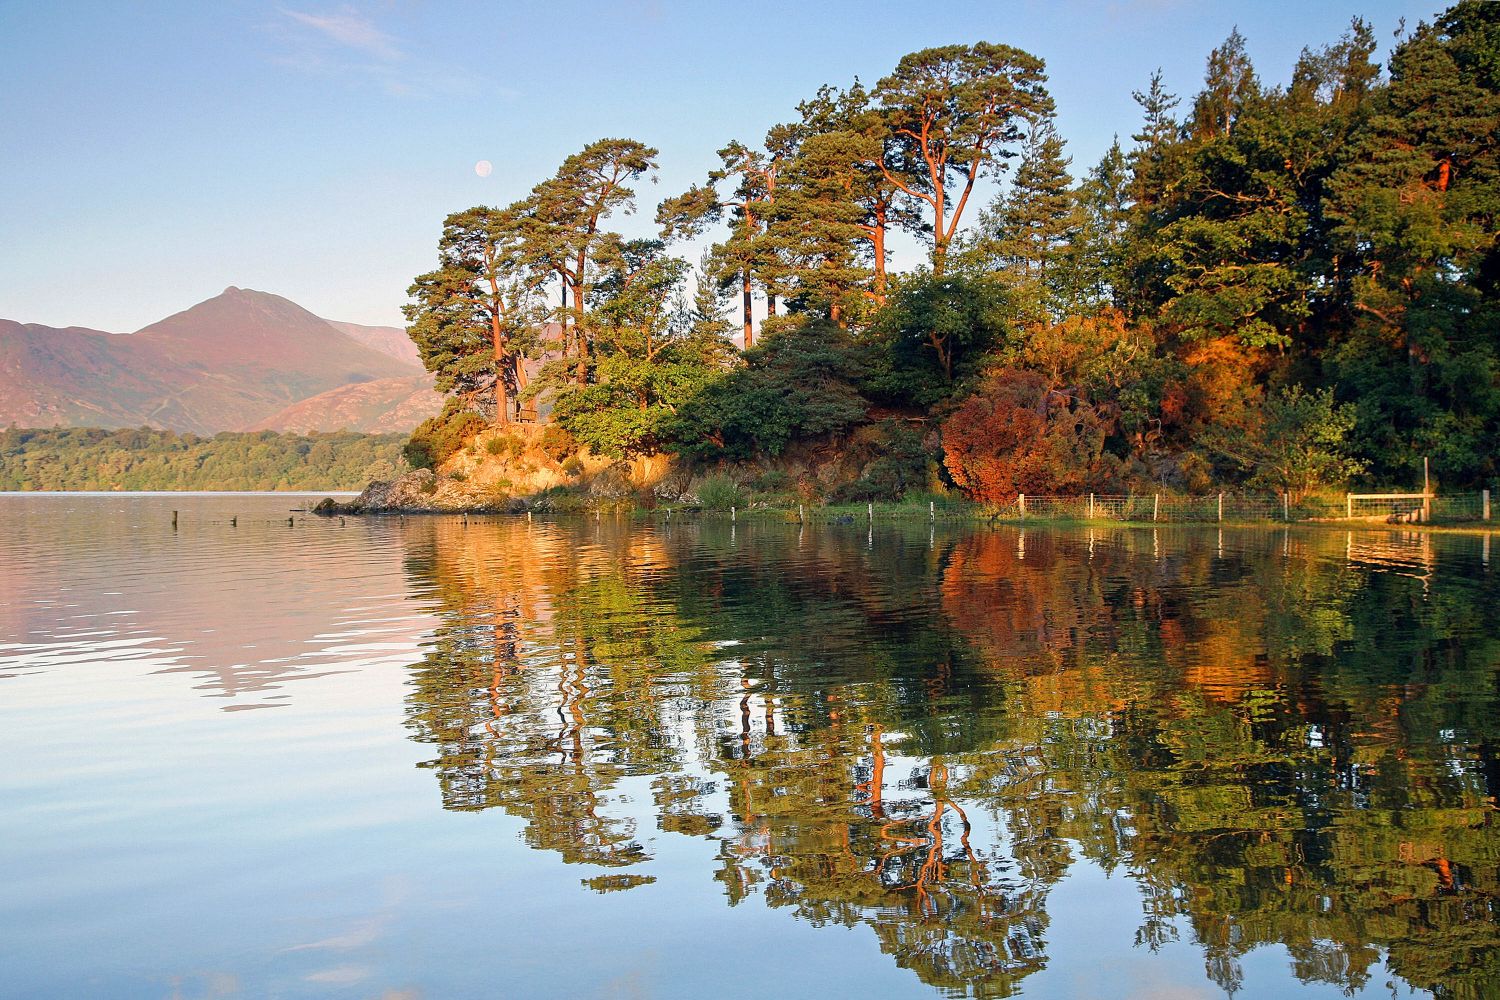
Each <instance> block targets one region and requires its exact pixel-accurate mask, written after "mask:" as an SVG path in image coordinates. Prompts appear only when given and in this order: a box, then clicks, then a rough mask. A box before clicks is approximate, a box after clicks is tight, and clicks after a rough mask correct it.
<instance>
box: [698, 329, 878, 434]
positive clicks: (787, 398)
mask: <svg viewBox="0 0 1500 1000" xmlns="http://www.w3.org/2000/svg"><path fill="white" fill-rule="evenodd" d="M851 346H852V340H851V338H850V336H849V333H848V332H847V331H845V330H840V329H839V328H838V327H836V326H834V325H832V324H829V323H821V322H809V323H806V324H805V325H802V326H796V327H791V328H783V330H782V331H781V332H780V333H777V334H775V335H774V336H767V337H766V339H765V340H764V341H763V342H762V343H761V344H760V346H757V347H756V348H755V349H754V350H753V351H750V352H748V353H747V354H746V356H745V360H746V364H745V365H743V366H742V367H739V368H736V369H734V370H732V371H730V372H728V373H727V374H725V375H724V376H723V377H722V378H720V379H718V380H717V381H715V382H713V383H712V384H709V385H707V386H705V387H704V388H703V389H702V391H700V392H698V393H696V394H695V395H694V396H693V397H692V398H690V399H689V400H688V401H687V402H686V403H685V404H684V405H683V406H682V407H681V408H679V410H678V411H677V413H676V415H675V416H674V417H673V418H672V420H671V421H669V424H668V432H669V434H670V437H671V446H672V447H673V448H674V449H675V450H676V451H677V452H678V453H679V454H681V455H683V456H686V457H689V458H697V459H703V458H711V459H712V458H731V459H747V458H752V457H754V456H756V455H779V454H781V452H782V451H783V450H785V449H786V446H787V445H788V444H789V443H790V442H792V441H794V440H798V439H802V438H810V437H820V436H822V435H827V434H840V433H843V432H844V431H846V430H848V429H849V428H850V427H852V426H854V425H855V424H857V423H859V422H860V421H861V420H862V419H863V418H864V416H865V411H866V409H868V406H869V404H868V401H867V400H865V398H864V397H863V396H861V395H860V394H859V392H858V391H857V390H856V389H855V387H854V377H855V372H856V365H855V361H854V356H853V353H852V351H851Z"/></svg>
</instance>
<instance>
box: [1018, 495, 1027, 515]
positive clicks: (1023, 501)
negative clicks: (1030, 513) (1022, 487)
mask: <svg viewBox="0 0 1500 1000" xmlns="http://www.w3.org/2000/svg"><path fill="white" fill-rule="evenodd" d="M1018 502H1019V503H1020V505H1021V520H1023V521H1024V520H1026V494H1024V493H1022V494H1020V496H1019V501H1018Z"/></svg>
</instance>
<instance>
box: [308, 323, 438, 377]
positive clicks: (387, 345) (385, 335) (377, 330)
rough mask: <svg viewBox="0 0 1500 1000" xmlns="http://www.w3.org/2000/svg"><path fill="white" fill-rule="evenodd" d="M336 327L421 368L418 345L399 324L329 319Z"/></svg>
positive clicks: (364, 342)
mask: <svg viewBox="0 0 1500 1000" xmlns="http://www.w3.org/2000/svg"><path fill="white" fill-rule="evenodd" d="M328 322H329V323H330V324H332V325H333V327H334V329H336V330H340V331H342V332H343V333H344V334H346V335H348V336H350V337H353V338H354V339H355V340H357V341H359V342H360V343H361V344H364V345H365V346H366V347H369V348H371V349H373V350H377V351H379V352H380V353H381V354H389V355H390V356H391V357H393V358H395V359H396V360H397V361H405V362H407V363H408V364H410V365H411V366H412V367H413V368H415V369H417V370H421V368H422V356H421V355H420V354H418V353H417V345H416V344H413V343H412V342H411V338H410V337H408V336H407V335H406V331H405V330H403V329H401V327H399V326H364V325H362V324H360V323H340V322H339V321H338V320H335V319H331V320H329V321H328Z"/></svg>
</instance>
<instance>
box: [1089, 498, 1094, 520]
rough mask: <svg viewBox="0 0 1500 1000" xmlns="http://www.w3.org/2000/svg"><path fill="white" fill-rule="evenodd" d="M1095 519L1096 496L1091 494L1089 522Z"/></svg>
mask: <svg viewBox="0 0 1500 1000" xmlns="http://www.w3.org/2000/svg"><path fill="white" fill-rule="evenodd" d="M1093 519H1094V494H1092V493H1090V494H1089V520H1090V521H1092V520H1093Z"/></svg>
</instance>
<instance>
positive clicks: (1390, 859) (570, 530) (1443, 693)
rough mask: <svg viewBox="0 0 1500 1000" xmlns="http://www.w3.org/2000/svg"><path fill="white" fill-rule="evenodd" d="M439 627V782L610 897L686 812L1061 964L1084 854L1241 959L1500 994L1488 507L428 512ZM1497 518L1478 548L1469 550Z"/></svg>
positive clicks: (976, 961)
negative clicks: (535, 517)
mask: <svg viewBox="0 0 1500 1000" xmlns="http://www.w3.org/2000/svg"><path fill="white" fill-rule="evenodd" d="M401 538H402V543H403V546H404V550H405V559H406V563H405V566H406V572H407V574H408V575H409V577H410V580H411V584H412V587H413V588H414V589H415V590H417V591H418V592H420V593H422V594H424V595H426V596H427V597H430V598H431V599H432V600H433V601H434V602H435V604H436V606H437V608H438V613H439V621H440V624H439V626H438V628H437V632H436V637H435V641H434V643H433V645H432V646H431V647H430V649H429V651H428V652H427V654H426V655H425V656H424V657H423V659H422V660H421V661H420V662H418V663H416V664H415V665H413V667H412V676H411V681H410V693H409V696H408V700H407V725H408V727H409V729H410V733H411V735H412V736H413V738H415V739H417V740H419V741H421V742H423V743H427V744H431V745H432V758H431V760H430V761H429V762H428V763H427V764H426V765H425V766H427V767H430V768H431V769H432V770H433V772H434V774H435V777H436V779H437V782H438V786H439V788H440V790H441V796H442V803H443V805H444V806H445V807H446V808H448V809H452V810H482V809H488V808H499V809H502V810H504V811H505V812H507V813H510V814H512V815H514V816H516V817H520V818H522V819H523V820H524V821H525V838H526V841H527V842H528V843H529V844H530V845H531V846H532V847H534V848H536V849H538V850H543V851H550V852H555V853H556V855H558V856H560V857H561V858H562V859H563V860H565V861H567V862H570V863H576V864H579V865H582V866H584V867H583V868H582V869H580V874H581V878H582V880H583V881H584V883H585V884H586V885H589V886H591V887H593V888H596V889H598V890H599V891H619V890H629V889H635V888H636V887H637V886H647V887H648V888H642V889H639V890H638V891H643V892H650V891H653V890H652V889H650V888H649V886H650V883H651V881H652V879H653V878H654V877H655V876H654V875H653V874H652V873H651V868H652V861H653V858H652V849H651V843H652V841H653V839H654V835H655V833H656V831H657V830H660V831H665V832H668V833H673V834H680V835H683V836H687V837H693V838H704V839H706V840H708V841H710V842H712V843H713V844H714V845H715V848H714V850H715V855H716V861H715V868H714V870H713V871H711V872H709V871H705V872H704V873H703V877H704V878H708V877H712V878H714V879H717V880H718V881H719V882H720V883H721V884H722V886H723V892H724V896H725V898H726V900H727V902H728V904H729V905H731V906H734V905H738V904H740V903H741V902H743V901H745V900H747V899H749V898H751V897H757V896H758V897H760V898H761V899H762V900H763V901H764V902H765V903H766V904H767V905H769V906H772V907H777V908H784V909H785V910H787V911H789V912H791V913H793V914H795V915H796V916H797V917H798V918H800V919H802V920H806V921H809V922H811V923H813V924H816V925H825V924H841V925H847V926H864V927H867V928H869V929H870V930H872V931H873V932H874V934H875V935H876V936H877V938H878V940H879V942H880V947H881V949H882V950H883V951H884V952H885V953H886V954H887V955H889V956H890V958H891V959H892V960H894V961H895V962H896V963H898V964H899V965H901V966H903V967H907V968H910V969H912V970H914V971H915V973H916V974H917V975H918V976H919V977H920V978H921V979H922V980H923V981H924V982H926V983H928V984H930V985H932V986H934V987H939V988H942V989H944V990H946V991H952V992H954V993H957V994H969V995H974V996H984V997H990V996H994V997H1001V996H1009V995H1013V994H1015V993H1018V992H1021V991H1023V990H1024V989H1025V987H1026V980H1027V977H1028V976H1031V975H1033V974H1034V973H1036V972H1038V971H1039V970H1041V969H1043V968H1045V967H1046V965H1047V962H1048V954H1049V941H1050V936H1051V935H1054V934H1056V935H1064V936H1065V935H1067V934H1068V933H1069V929H1068V928H1066V927H1062V926H1054V924H1053V922H1052V920H1051V919H1050V918H1049V910H1048V905H1049V894H1051V892H1052V891H1053V889H1054V887H1056V886H1057V885H1058V883H1059V882H1060V881H1061V880H1062V879H1063V877H1064V876H1065V875H1066V874H1067V873H1068V872H1069V870H1070V869H1071V868H1073V867H1074V866H1076V865H1077V864H1078V863H1079V860H1080V859H1087V860H1088V861H1089V862H1091V863H1093V864H1095V865H1097V866H1099V867H1101V868H1103V869H1104V870H1105V871H1107V872H1111V873H1114V874H1115V875H1117V876H1122V877H1124V878H1127V879H1129V880H1130V881H1131V882H1133V883H1134V885H1135V887H1136V889H1137V890H1138V895H1139V917H1138V924H1137V926H1136V927H1135V928H1134V930H1133V932H1129V931H1127V932H1126V933H1133V935H1134V941H1135V943H1136V945H1137V946H1138V947H1140V948H1142V949H1152V950H1155V949H1158V948H1161V947H1163V946H1164V945H1166V944H1168V943H1170V942H1174V941H1180V942H1191V943H1193V944H1194V945H1195V946H1196V947H1197V948H1198V949H1200V951H1201V954H1202V958H1203V963H1204V968H1205V974H1206V976H1207V978H1208V979H1209V980H1211V981H1212V982H1213V983H1215V984H1217V985H1218V986H1219V987H1221V988H1223V989H1224V990H1227V991H1231V992H1232V991H1235V990H1237V989H1238V988H1239V987H1240V985H1241V983H1242V977H1243V972H1242V960H1243V959H1244V958H1245V956H1246V955H1247V953H1249V952H1250V951H1251V950H1252V949H1254V948H1256V947H1257V946H1260V945H1264V944H1279V945H1282V946H1284V947H1285V949H1286V950H1287V952H1288V953H1289V954H1290V955H1291V957H1292V962H1293V967H1292V968H1291V970H1290V973H1291V974H1292V975H1295V977H1296V978H1297V979H1299V980H1301V981H1303V982H1323V983H1329V984H1333V985H1335V986H1337V987H1340V988H1343V989H1346V990H1350V991H1357V990H1360V989H1363V988H1364V987H1365V986H1367V985H1374V986H1378V985H1380V982H1381V979H1383V977H1384V976H1385V975H1386V974H1385V973H1383V972H1382V967H1383V966H1384V967H1387V968H1388V970H1389V975H1392V976H1395V977H1399V978H1400V979H1402V980H1404V981H1405V982H1406V983H1407V984H1409V985H1411V986H1414V987H1418V988H1422V989H1428V990H1433V991H1434V992H1436V993H1437V994H1439V995H1442V996H1452V997H1474V998H1479V997H1485V996H1494V995H1496V994H1497V992H1500V912H1497V910H1500V906H1497V891H1500V884H1497V883H1500V836H1497V833H1496V828H1495V818H1496V817H1495V795H1496V793H1497V789H1500V764H1497V745H1500V711H1497V708H1500V705H1497V702H1500V687H1497V678H1500V586H1497V584H1496V582H1495V578H1494V576H1493V574H1492V573H1491V572H1490V571H1489V569H1488V566H1487V562H1486V561H1484V560H1482V559H1481V557H1480V545H1481V542H1480V540H1479V539H1441V540H1437V541H1434V540H1433V539H1432V538H1430V537H1429V536H1411V537H1403V536H1400V535H1394V534H1388V533H1366V534H1357V535H1349V536H1346V535H1344V534H1342V533H1335V532H1285V533H1283V532H1229V533H1224V532H1212V531H1174V532H1168V531H1161V532H1151V531H1144V532H1143V531H1113V532H1104V531H1084V532H1078V533H1052V532H1037V531H1030V532H1025V533H1021V532H1014V531H995V532H977V533H945V532H944V531H942V530H937V531H932V530H930V529H929V528H928V526H925V525H922V526H914V527H912V528H911V529H909V530H908V529H902V528H890V529H887V528H882V529H881V530H879V531H876V532H874V533H873V534H869V535H867V533H866V532H865V531H864V530H860V529H857V528H856V529H839V528H837V527H825V528H816V527H808V528H806V529H799V528H797V527H796V526H784V525H768V524H758V523H749V524H745V523H741V524H738V525H735V526H731V525H728V524H722V525H720V524H713V523H706V524H699V525H695V524H674V525H672V526H669V527H667V526H656V527H651V526H642V525H634V526H631V525H629V524H626V523H624V522H610V521H603V522H579V523H576V524H544V523H541V522H537V523H535V524H518V523H514V522H502V523H498V524H471V525H469V526H467V527H465V526H463V525H462V524H461V523H459V522H457V521H452V520H446V519H438V520H430V521H425V522H421V523H420V524H418V525H416V526H410V525H409V526H408V527H407V529H406V530H405V531H404V532H403V533H402V535H401ZM1471 549H1472V551H1470V550H1471Z"/></svg>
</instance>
